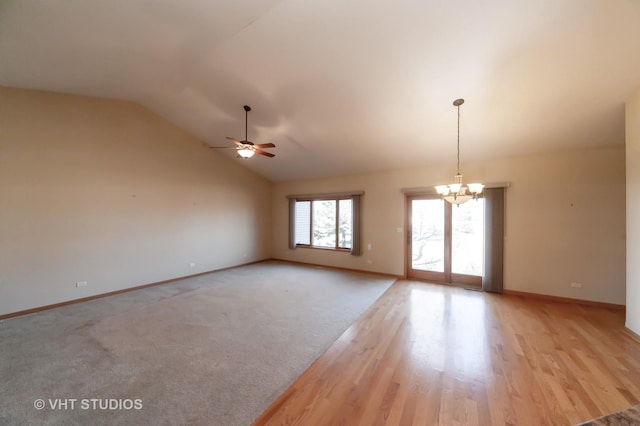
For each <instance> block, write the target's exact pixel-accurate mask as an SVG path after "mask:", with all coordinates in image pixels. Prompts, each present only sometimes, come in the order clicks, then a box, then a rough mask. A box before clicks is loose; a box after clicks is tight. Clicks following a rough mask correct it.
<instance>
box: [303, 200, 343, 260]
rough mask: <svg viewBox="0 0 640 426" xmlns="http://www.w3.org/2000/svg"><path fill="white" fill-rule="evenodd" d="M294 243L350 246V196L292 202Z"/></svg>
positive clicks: (319, 245) (324, 246) (327, 246)
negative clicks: (294, 214) (347, 197)
mask: <svg viewBox="0 0 640 426" xmlns="http://www.w3.org/2000/svg"><path fill="white" fill-rule="evenodd" d="M295 213H296V218H295V225H296V232H295V235H296V244H300V245H309V246H312V247H323V248H344V249H350V248H351V246H352V240H353V219H352V201H351V199H350V198H349V199H334V200H312V201H296V209H295Z"/></svg>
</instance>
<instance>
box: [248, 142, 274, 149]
mask: <svg viewBox="0 0 640 426" xmlns="http://www.w3.org/2000/svg"><path fill="white" fill-rule="evenodd" d="M253 146H255V147H256V148H275V147H276V146H275V145H274V144H272V143H257V144H254V145H253Z"/></svg>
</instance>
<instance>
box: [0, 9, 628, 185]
mask: <svg viewBox="0 0 640 426" xmlns="http://www.w3.org/2000/svg"><path fill="white" fill-rule="evenodd" d="M0 85H5V86H13V87H23V88H34V89H42V90H49V91H55V92H66V93H76V94H85V95H92V96H101V97H108V98H120V99H127V100H132V101H135V102H138V103H140V104H142V105H143V106H145V107H147V108H148V109H150V110H152V111H154V112H156V113H157V114H159V115H161V116H163V117H165V118H166V119H168V120H170V121H172V122H173V123H176V124H177V125H179V126H181V127H182V128H184V129H185V130H187V131H188V132H190V133H192V134H193V135H195V136H196V137H198V138H200V139H202V140H203V141H205V142H207V143H208V144H210V145H217V146H226V145H229V142H228V141H227V140H226V139H225V136H232V137H235V138H237V139H244V110H243V109H242V106H243V105H245V104H247V105H250V106H251V107H252V108H253V111H252V112H251V113H250V114H249V139H250V140H252V141H254V142H255V143H265V142H273V143H275V144H276V145H277V148H275V149H272V150H271V151H272V152H274V153H275V154H276V157H275V158H271V159H270V158H266V157H261V156H256V157H254V158H252V159H251V160H246V161H245V160H237V161H242V162H243V164H244V165H246V166H247V167H248V168H250V169H252V170H254V171H255V172H257V173H259V174H261V175H263V176H265V177H266V178H268V179H269V180H272V181H283V180H290V179H302V178H312V177H320V176H331V175H343V174H352V173H359V172H366V171H375V170H387V169H396V168H406V167H416V166H426V165H429V164H436V163H443V162H445V163H446V162H450V163H451V164H452V174H453V171H454V170H453V169H454V167H455V155H456V152H455V141H456V117H457V116H456V110H455V107H453V106H452V102H453V100H454V99H456V98H458V97H463V98H465V99H466V103H465V104H464V106H463V107H462V109H461V116H462V118H461V150H462V153H461V155H462V162H463V163H464V162H465V161H472V160H481V159H486V158H494V157H506V156H512V155H519V154H527V153H533V152H541V151H553V150H559V149H569V148H574V147H578V146H595V145H604V144H620V143H623V142H624V102H625V99H626V98H627V97H628V96H629V95H630V94H631V93H632V92H633V91H634V90H635V89H638V88H640V1H639V0H485V1H482V2H480V1H469V0H466V1H465V0H446V1H445V0H395V1H388V0H280V1H278V0H217V1H212V0H39V1H36V0H33V1H26V0H2V2H0ZM218 152H220V153H222V154H223V155H229V156H233V151H231V150H220V151H218Z"/></svg>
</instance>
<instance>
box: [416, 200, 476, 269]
mask: <svg viewBox="0 0 640 426" xmlns="http://www.w3.org/2000/svg"><path fill="white" fill-rule="evenodd" d="M445 207H448V208H450V209H452V210H451V230H450V231H451V232H450V238H451V272H453V273H456V274H466V275H476V276H482V273H483V263H484V260H483V259H484V200H483V199H482V198H480V199H478V200H473V201H469V202H467V203H464V204H461V205H459V206H447V205H445V204H444V202H443V201H442V200H440V199H416V200H413V202H412V218H411V220H412V234H413V235H412V253H411V254H412V262H411V267H412V268H413V269H417V270H422V271H433V272H444V270H445V264H444V257H445V254H444V253H445V238H447V236H446V235H447V233H446V232H445Z"/></svg>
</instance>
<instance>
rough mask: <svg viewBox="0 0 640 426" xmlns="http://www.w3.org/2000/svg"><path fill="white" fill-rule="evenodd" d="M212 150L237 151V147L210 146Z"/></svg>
mask: <svg viewBox="0 0 640 426" xmlns="http://www.w3.org/2000/svg"><path fill="white" fill-rule="evenodd" d="M209 148H213V149H238V147H237V146H210V147H209Z"/></svg>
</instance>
